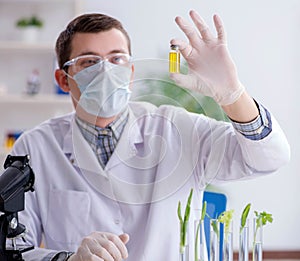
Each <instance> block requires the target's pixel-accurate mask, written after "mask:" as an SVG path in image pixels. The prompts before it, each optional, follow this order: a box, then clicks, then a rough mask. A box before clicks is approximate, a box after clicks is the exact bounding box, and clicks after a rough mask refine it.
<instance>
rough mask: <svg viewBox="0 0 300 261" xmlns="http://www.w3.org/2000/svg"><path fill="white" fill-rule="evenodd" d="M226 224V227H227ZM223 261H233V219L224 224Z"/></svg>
mask: <svg viewBox="0 0 300 261" xmlns="http://www.w3.org/2000/svg"><path fill="white" fill-rule="evenodd" d="M227 226H228V227H227ZM223 235H224V236H223V259H222V260H223V261H233V221H231V222H230V223H229V224H228V225H224V231H223Z"/></svg>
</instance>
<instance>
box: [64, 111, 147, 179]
mask: <svg viewBox="0 0 300 261" xmlns="http://www.w3.org/2000/svg"><path fill="white" fill-rule="evenodd" d="M141 142H143V136H142V135H141V132H140V129H139V127H138V125H137V121H136V117H135V115H134V113H133V111H132V110H131V108H129V115H128V122H127V123H126V125H125V127H124V130H123V133H122V135H121V138H120V140H119V142H118V144H117V146H116V148H115V151H114V153H113V154H112V156H111V158H110V159H109V161H108V162H107V165H106V167H105V169H104V170H103V169H102V167H101V165H100V163H99V162H98V159H97V157H96V155H95V153H94V152H93V150H92V148H91V146H90V145H89V144H88V142H87V141H86V140H85V139H84V137H83V135H82V134H81V132H80V129H79V127H78V126H77V124H76V121H75V113H74V114H73V115H72V118H71V122H70V129H69V131H68V132H67V134H66V136H65V138H64V142H63V151H64V153H65V154H66V155H70V161H71V163H72V164H73V165H75V166H78V167H79V168H81V169H85V170H88V171H92V172H96V173H99V172H100V173H102V174H103V175H104V176H107V173H106V170H109V169H111V168H113V167H115V166H116V165H118V164H120V163H121V162H124V161H126V160H128V159H130V158H132V157H134V156H135V155H136V153H137V150H136V144H138V143H141Z"/></svg>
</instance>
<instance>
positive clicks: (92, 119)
mask: <svg viewBox="0 0 300 261" xmlns="http://www.w3.org/2000/svg"><path fill="white" fill-rule="evenodd" d="M76 115H77V116H78V117H79V118H80V119H81V120H83V121H86V122H88V123H90V124H92V125H95V126H98V127H100V128H105V127H106V126H107V125H109V124H110V123H112V122H113V121H114V120H115V119H116V118H117V117H118V115H115V116H112V117H109V118H103V117H97V116H95V115H91V114H89V113H87V112H85V111H83V110H76Z"/></svg>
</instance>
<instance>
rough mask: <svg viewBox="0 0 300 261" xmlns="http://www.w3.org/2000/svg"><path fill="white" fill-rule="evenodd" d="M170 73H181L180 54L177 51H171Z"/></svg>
mask: <svg viewBox="0 0 300 261" xmlns="http://www.w3.org/2000/svg"><path fill="white" fill-rule="evenodd" d="M169 72H170V73H179V72H180V53H179V52H176V51H170V53H169Z"/></svg>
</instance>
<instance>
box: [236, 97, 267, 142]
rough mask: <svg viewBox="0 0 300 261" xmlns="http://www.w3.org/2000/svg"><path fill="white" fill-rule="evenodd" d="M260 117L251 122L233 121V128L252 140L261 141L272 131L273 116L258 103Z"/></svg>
mask: <svg viewBox="0 0 300 261" xmlns="http://www.w3.org/2000/svg"><path fill="white" fill-rule="evenodd" d="M256 105H257V107H258V110H259V115H258V116H257V117H256V119H254V120H253V121H251V122H248V123H239V122H234V121H232V125H233V127H234V128H235V129H236V130H237V131H238V132H240V133H241V134H243V135H244V136H245V137H246V138H248V139H250V140H261V139H263V138H265V137H267V136H268V135H269V133H270V132H271V131H272V121H271V115H270V113H269V112H268V110H267V109H265V108H264V107H263V106H262V105H260V104H258V103H256Z"/></svg>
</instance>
